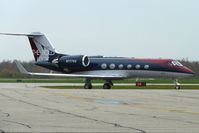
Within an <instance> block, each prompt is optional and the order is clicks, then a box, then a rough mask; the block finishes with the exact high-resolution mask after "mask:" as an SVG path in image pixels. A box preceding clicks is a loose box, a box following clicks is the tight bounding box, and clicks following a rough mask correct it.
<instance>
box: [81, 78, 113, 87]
mask: <svg viewBox="0 0 199 133" xmlns="http://www.w3.org/2000/svg"><path fill="white" fill-rule="evenodd" d="M111 86H113V82H112V81H111V80H106V82H105V83H104V85H103V89H111ZM92 88H93V86H92V83H91V80H90V79H85V84H84V89H92Z"/></svg>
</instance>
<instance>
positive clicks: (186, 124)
mask: <svg viewBox="0 0 199 133" xmlns="http://www.w3.org/2000/svg"><path fill="white" fill-rule="evenodd" d="M39 85H40V84H39ZM39 85H38V84H30V83H1V84H0V132H122V133H125V132H131V133H134V132H135V133H154V132H157V133H162V132H166V133H168V132H172V133H174V132H176V133H187V132H191V133H198V132H199V91H198V90H100V89H99V90H84V89H81V90H72V89H71V90H70V89H66V90H61V89H60V90H56V89H46V88H42V87H39ZM43 85H48V84H43Z"/></svg>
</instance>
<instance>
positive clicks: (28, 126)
mask: <svg viewBox="0 0 199 133" xmlns="http://www.w3.org/2000/svg"><path fill="white" fill-rule="evenodd" d="M2 121H4V122H9V123H14V124H18V125H22V126H25V127H27V128H31V126H30V125H27V124H24V123H20V122H16V121H10V120H2Z"/></svg>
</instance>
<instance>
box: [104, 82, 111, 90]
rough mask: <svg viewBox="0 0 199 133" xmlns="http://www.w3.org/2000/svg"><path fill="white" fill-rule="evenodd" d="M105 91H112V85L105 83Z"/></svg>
mask: <svg viewBox="0 0 199 133" xmlns="http://www.w3.org/2000/svg"><path fill="white" fill-rule="evenodd" d="M103 89H111V85H110V84H109V83H105V84H104V85H103Z"/></svg>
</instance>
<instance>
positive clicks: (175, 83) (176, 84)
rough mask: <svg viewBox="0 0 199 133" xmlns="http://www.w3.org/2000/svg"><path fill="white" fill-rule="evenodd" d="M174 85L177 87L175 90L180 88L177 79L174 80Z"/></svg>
mask: <svg viewBox="0 0 199 133" xmlns="http://www.w3.org/2000/svg"><path fill="white" fill-rule="evenodd" d="M174 85H175V89H177V90H179V89H180V88H181V87H180V83H179V82H178V79H175V80H174Z"/></svg>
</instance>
